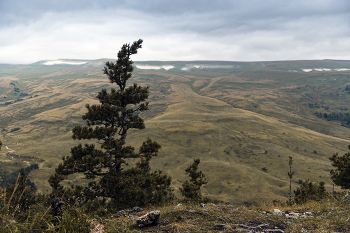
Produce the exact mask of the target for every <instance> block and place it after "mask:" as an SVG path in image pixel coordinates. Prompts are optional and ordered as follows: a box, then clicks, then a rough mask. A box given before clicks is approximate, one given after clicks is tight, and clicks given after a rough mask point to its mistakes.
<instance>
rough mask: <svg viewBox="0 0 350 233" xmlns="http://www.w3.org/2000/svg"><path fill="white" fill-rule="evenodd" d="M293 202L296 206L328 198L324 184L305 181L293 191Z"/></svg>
mask: <svg viewBox="0 0 350 233" xmlns="http://www.w3.org/2000/svg"><path fill="white" fill-rule="evenodd" d="M294 195H295V197H294V202H295V203H296V204H303V203H306V202H307V201H311V200H313V201H320V200H322V199H323V198H326V197H329V195H330V194H329V193H328V192H327V191H326V189H325V187H324V182H320V183H317V182H316V183H314V184H313V183H312V182H310V181H309V180H305V182H304V183H302V184H301V185H300V187H299V188H297V189H296V190H294Z"/></svg>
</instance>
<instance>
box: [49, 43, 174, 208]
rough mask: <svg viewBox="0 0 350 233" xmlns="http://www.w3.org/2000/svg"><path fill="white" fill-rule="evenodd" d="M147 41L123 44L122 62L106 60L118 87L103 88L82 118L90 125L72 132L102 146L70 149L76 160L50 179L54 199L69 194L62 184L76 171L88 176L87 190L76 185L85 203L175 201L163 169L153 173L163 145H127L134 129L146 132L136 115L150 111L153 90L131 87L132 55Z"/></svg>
mask: <svg viewBox="0 0 350 233" xmlns="http://www.w3.org/2000/svg"><path fill="white" fill-rule="evenodd" d="M141 45H142V40H141V39H140V40H138V41H135V42H134V43H132V44H131V45H130V44H124V45H123V46H122V48H121V50H120V51H119V52H118V60H117V61H116V62H115V63H113V62H107V63H106V66H105V67H104V69H103V72H104V74H106V75H107V77H108V79H109V81H110V82H111V83H115V84H117V86H118V89H114V88H111V90H110V92H108V91H107V90H106V89H102V90H101V91H100V92H99V93H98V95H97V98H98V99H99V101H100V104H98V105H89V104H87V105H86V108H87V113H86V114H84V115H83V119H84V120H85V121H86V126H83V127H82V126H76V127H74V128H73V130H72V132H73V139H75V140H87V139H95V140H97V142H98V143H99V144H100V148H96V146H95V144H85V145H84V146H83V145H81V144H79V145H78V146H75V147H73V148H72V149H71V156H66V157H63V163H61V164H60V165H59V166H58V167H57V169H56V174H54V175H53V176H51V177H50V179H49V182H50V185H51V186H52V187H53V194H54V195H55V196H59V195H64V194H63V193H64V191H65V189H63V187H62V185H61V184H60V182H61V181H62V180H63V179H65V178H66V177H67V176H68V175H70V174H73V173H83V174H84V175H85V178H86V179H89V180H91V182H90V183H89V184H88V185H87V186H86V187H84V188H82V187H77V186H75V187H73V189H75V190H79V191H81V196H82V198H83V199H84V202H83V203H85V202H87V201H88V200H89V199H94V198H96V197H104V198H111V199H112V200H113V201H114V202H115V203H116V204H117V205H119V206H129V205H144V204H147V203H150V202H160V201H163V200H165V199H167V198H171V197H172V189H171V188H170V183H171V178H170V177H168V176H166V175H163V174H162V172H161V171H155V172H150V167H149V161H150V159H151V158H152V157H153V156H157V153H158V151H159V149H160V148H161V146H160V145H159V144H158V143H157V142H154V141H152V140H150V139H148V140H147V141H145V142H143V144H142V146H141V147H140V149H139V151H138V152H135V149H134V147H132V146H127V145H125V143H126V137H127V132H128V130H129V129H144V128H145V124H144V121H143V119H142V118H141V117H140V115H139V114H137V113H142V112H144V111H146V110H148V102H147V101H146V100H147V98H148V94H149V87H141V86H139V85H137V84H136V83H134V84H133V85H131V86H129V87H127V85H126V84H127V81H128V80H129V79H130V78H131V75H132V71H133V66H132V64H133V62H132V61H131V59H130V56H131V55H133V54H136V53H137V50H138V49H140V48H141V47H142V46H141ZM137 157H140V158H141V161H140V162H139V163H137V164H136V166H135V167H133V168H129V169H126V165H127V164H126V162H127V159H129V158H137Z"/></svg>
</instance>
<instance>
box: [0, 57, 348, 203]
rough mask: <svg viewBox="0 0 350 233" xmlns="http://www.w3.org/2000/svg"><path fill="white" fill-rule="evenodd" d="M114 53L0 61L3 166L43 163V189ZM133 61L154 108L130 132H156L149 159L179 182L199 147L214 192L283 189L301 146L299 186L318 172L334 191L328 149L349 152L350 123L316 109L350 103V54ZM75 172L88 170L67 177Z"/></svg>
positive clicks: (267, 193)
mask: <svg viewBox="0 0 350 233" xmlns="http://www.w3.org/2000/svg"><path fill="white" fill-rule="evenodd" d="M107 60H108V59H100V60H92V61H87V60H83V61H82V60H61V61H60V62H56V63H55V62H52V61H51V63H50V61H40V62H37V63H34V64H30V65H6V64H0V118H1V121H0V131H1V134H0V140H1V141H2V142H3V147H2V149H1V151H0V176H6V175H7V174H9V173H11V172H13V171H15V170H16V169H18V168H20V167H26V166H28V165H30V164H34V163H37V164H39V169H36V170H33V171H31V173H30V175H29V178H30V179H31V181H34V182H35V184H36V186H37V187H38V191H39V192H47V190H49V189H50V187H49V185H48V183H47V179H48V177H49V176H50V175H51V174H52V173H53V172H54V168H55V167H56V166H57V164H58V163H60V161H61V158H62V156H65V155H68V154H69V152H70V148H71V147H72V146H73V145H76V144H77V143H79V142H76V141H73V140H72V139H71V132H70V130H71V129H72V128H73V127H74V126H75V125H79V124H80V125H83V124H84V122H83V121H82V119H81V115H82V114H83V113H84V112H85V107H84V106H85V104H87V103H90V104H92V103H97V100H96V98H95V96H96V94H97V92H98V91H100V89H101V88H110V87H113V85H112V84H110V83H109V82H108V80H107V78H106V77H105V76H104V75H103V72H102V68H103V65H104V63H105V62H106V61H107ZM52 63H53V64H52ZM72 63H73V64H72ZM135 66H136V68H135V70H134V74H133V77H132V79H131V80H130V81H129V85H130V84H132V83H133V82H136V83H138V84H140V85H142V86H150V93H151V94H150V98H149V101H150V110H149V111H148V112H147V113H145V114H144V115H143V117H144V119H145V120H146V129H144V130H141V131H131V132H130V134H129V135H128V143H130V144H132V145H134V146H136V147H138V146H139V145H140V142H141V141H143V140H145V139H146V138H148V137H149V138H152V139H154V140H156V141H157V142H159V143H160V144H161V145H162V150H161V152H160V154H159V157H157V158H154V159H152V161H151V166H152V169H161V170H163V171H164V172H165V173H167V174H168V175H170V176H172V177H173V186H174V188H175V189H176V190H177V187H179V186H180V185H181V183H182V182H184V181H185V180H186V179H187V176H186V174H185V171H184V170H185V168H186V167H187V166H188V165H189V164H190V163H191V162H192V161H193V159H194V158H200V159H201V164H200V169H201V170H202V171H203V172H204V173H205V174H206V175H207V177H208V178H209V180H210V181H209V183H208V184H207V185H206V186H204V187H203V189H202V191H203V193H204V195H208V196H209V197H211V198H212V199H213V200H215V201H216V202H230V203H235V204H241V203H244V204H247V205H249V204H254V203H262V202H266V201H271V200H275V199H279V200H286V196H287V193H288V188H289V177H288V176H287V172H288V169H289V167H288V156H293V160H294V165H293V167H294V170H295V175H294V177H293V184H292V185H293V188H295V187H297V186H299V183H300V182H302V181H303V180H305V179H310V180H311V181H313V182H315V181H324V182H325V183H326V188H327V189H328V190H329V191H331V186H332V183H331V182H330V180H329V170H330V169H331V165H330V161H329V159H328V158H329V157H330V156H331V155H332V154H333V153H334V152H339V153H344V152H346V151H347V146H348V145H349V144H350V128H348V125H347V124H344V122H340V121H336V120H330V119H328V120H327V119H326V118H323V117H321V118H320V117H318V115H317V114H315V113H316V112H317V113H321V114H324V113H326V114H330V113H332V112H334V113H342V114H344V115H345V114H347V113H349V112H350V107H349V109H348V106H349V100H350V93H349V92H348V90H347V89H346V86H347V85H349V84H350V70H349V69H350V61H335V60H315V61H267V62H227V61H191V62H176V61H174V62H173V61H169V62H159V61H143V62H140V61H139V62H135ZM82 143H84V142H82ZM133 162H135V161H130V165H129V166H132V164H133ZM74 182H86V181H85V180H81V179H80V178H79V176H72V177H69V179H68V180H67V181H66V183H67V184H68V183H74Z"/></svg>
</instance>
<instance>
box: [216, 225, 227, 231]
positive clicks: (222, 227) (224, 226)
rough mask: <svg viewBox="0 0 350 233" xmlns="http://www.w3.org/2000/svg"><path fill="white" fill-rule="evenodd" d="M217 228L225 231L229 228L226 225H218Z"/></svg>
mask: <svg viewBox="0 0 350 233" xmlns="http://www.w3.org/2000/svg"><path fill="white" fill-rule="evenodd" d="M215 228H216V229H219V230H224V229H226V228H227V226H226V225H225V224H216V225H215Z"/></svg>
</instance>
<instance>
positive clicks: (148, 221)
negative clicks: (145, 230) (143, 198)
mask: <svg viewBox="0 0 350 233" xmlns="http://www.w3.org/2000/svg"><path fill="white" fill-rule="evenodd" d="M159 217H160V211H159V210H155V211H151V212H148V213H147V214H145V215H143V216H141V217H139V218H137V219H136V222H137V224H138V227H145V226H157V225H158V223H159Z"/></svg>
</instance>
